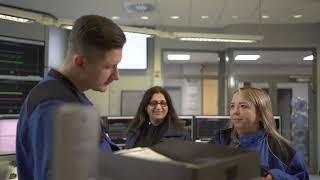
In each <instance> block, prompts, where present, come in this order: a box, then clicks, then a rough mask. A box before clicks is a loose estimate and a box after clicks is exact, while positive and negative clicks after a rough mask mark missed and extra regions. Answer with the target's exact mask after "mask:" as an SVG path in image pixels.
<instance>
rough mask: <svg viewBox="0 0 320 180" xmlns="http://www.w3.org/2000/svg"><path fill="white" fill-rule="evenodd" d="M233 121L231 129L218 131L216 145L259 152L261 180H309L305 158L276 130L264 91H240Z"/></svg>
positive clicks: (232, 106) (234, 103)
mask: <svg viewBox="0 0 320 180" xmlns="http://www.w3.org/2000/svg"><path fill="white" fill-rule="evenodd" d="M230 118H231V125H232V128H231V129H227V130H222V131H219V132H218V133H217V134H216V135H215V136H214V138H213V139H214V140H213V143H215V144H224V145H228V146H231V147H234V148H240V149H244V150H249V151H257V152H259V154H260V163H261V176H262V179H265V180H272V179H283V180H285V179H286V180H294V179H297V180H298V179H299V180H307V179H309V175H308V171H307V166H306V163H305V161H304V159H303V157H302V156H301V155H300V154H299V153H297V152H296V151H295V150H294V149H293V148H292V146H291V145H290V142H289V141H288V140H286V139H285V138H284V137H282V136H281V135H280V134H279V133H278V132H277V130H276V129H275V127H276V124H275V121H274V118H273V113H272V108H271V101H270V97H269V95H268V94H267V93H265V92H264V91H263V90H262V89H257V88H252V87H245V88H240V89H239V90H237V91H236V92H235V93H234V95H233V98H232V101H231V104H230Z"/></svg>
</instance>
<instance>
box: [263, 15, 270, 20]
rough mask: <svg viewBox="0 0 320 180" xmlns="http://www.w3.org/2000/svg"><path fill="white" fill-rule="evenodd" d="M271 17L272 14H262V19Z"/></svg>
mask: <svg viewBox="0 0 320 180" xmlns="http://www.w3.org/2000/svg"><path fill="white" fill-rule="evenodd" d="M269 18H270V16H268V15H262V19H269Z"/></svg>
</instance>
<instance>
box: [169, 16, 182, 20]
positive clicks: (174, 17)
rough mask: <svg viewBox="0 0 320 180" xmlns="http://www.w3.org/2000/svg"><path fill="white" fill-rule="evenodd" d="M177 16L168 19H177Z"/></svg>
mask: <svg viewBox="0 0 320 180" xmlns="http://www.w3.org/2000/svg"><path fill="white" fill-rule="evenodd" d="M179 18H180V17H179V16H171V17H170V19H179Z"/></svg>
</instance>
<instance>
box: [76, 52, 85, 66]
mask: <svg viewBox="0 0 320 180" xmlns="http://www.w3.org/2000/svg"><path fill="white" fill-rule="evenodd" d="M84 61H85V59H84V57H83V56H81V55H79V54H75V55H74V57H73V63H74V65H76V66H77V67H83V65H84V63H85V62H84Z"/></svg>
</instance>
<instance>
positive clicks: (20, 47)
mask: <svg viewBox="0 0 320 180" xmlns="http://www.w3.org/2000/svg"><path fill="white" fill-rule="evenodd" d="M44 48H45V46H44V42H42V41H34V40H25V39H19V38H12V37H4V36H0V75H11V76H39V77H43V73H44Z"/></svg>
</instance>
